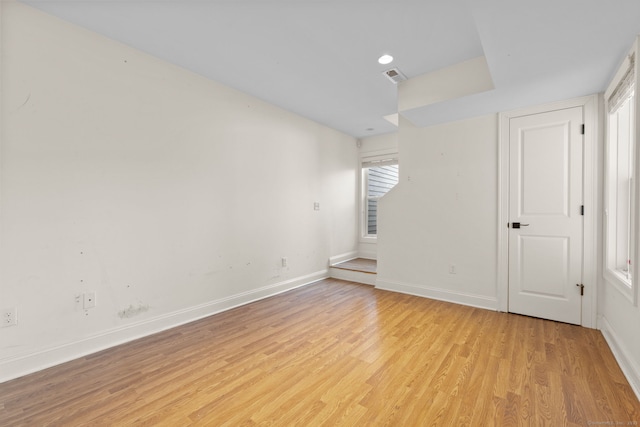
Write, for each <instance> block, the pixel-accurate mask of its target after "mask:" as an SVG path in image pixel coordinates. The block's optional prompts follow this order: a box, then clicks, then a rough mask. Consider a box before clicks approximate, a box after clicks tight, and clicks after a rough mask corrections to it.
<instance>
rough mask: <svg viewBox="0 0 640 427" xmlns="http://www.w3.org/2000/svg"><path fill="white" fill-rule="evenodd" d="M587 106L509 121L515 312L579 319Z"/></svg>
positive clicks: (511, 300)
mask: <svg viewBox="0 0 640 427" xmlns="http://www.w3.org/2000/svg"><path fill="white" fill-rule="evenodd" d="M582 123H583V120H582V108H581V107H576V108H570V109H564V110H557V111H551V112H546V113H540V114H534V115H528V116H522V117H515V118H511V119H510V122H509V156H510V158H509V169H510V171H509V174H510V176H509V180H510V189H509V192H510V194H509V222H510V223H513V222H520V223H521V224H522V228H510V229H509V311H510V312H514V313H520V314H526V315H530V316H536V317H542V318H546V319H551V320H558V321H562V322H568V323H575V324H580V321H581V297H580V288H579V287H577V286H576V285H577V284H580V283H581V281H582V251H583V249H582V245H583V220H582V219H583V217H582V216H581V212H580V207H581V205H582V135H581V133H580V128H581V126H582Z"/></svg>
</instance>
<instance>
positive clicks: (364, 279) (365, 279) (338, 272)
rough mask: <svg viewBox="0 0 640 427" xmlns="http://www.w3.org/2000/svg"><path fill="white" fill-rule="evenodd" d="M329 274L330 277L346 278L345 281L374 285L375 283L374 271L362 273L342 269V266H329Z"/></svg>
mask: <svg viewBox="0 0 640 427" xmlns="http://www.w3.org/2000/svg"><path fill="white" fill-rule="evenodd" d="M329 274H330V275H331V278H332V279H340V280H346V281H347V282H356V283H362V284H365V285H371V286H374V285H375V284H376V274H375V273H364V272H362V271H353V270H344V269H342V268H331V269H330V270H329Z"/></svg>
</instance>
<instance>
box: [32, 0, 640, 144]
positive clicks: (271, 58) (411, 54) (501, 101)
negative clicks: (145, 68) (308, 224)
mask: <svg viewBox="0 0 640 427" xmlns="http://www.w3.org/2000/svg"><path fill="white" fill-rule="evenodd" d="M22 1H23V3H26V4H29V5H32V6H34V7H37V8H39V9H42V10H44V11H46V12H49V13H51V14H53V15H56V16H58V17H60V18H62V19H64V20H67V21H70V22H72V23H75V24H78V25H80V26H83V27H86V28H88V29H90V30H92V31H95V32H97V33H100V34H103V35H105V36H107V37H109V38H112V39H115V40H118V41H120V42H122V43H125V44H127V45H130V46H133V47H135V48H137V49H139V50H141V51H144V52H147V53H149V54H152V55H154V56H156V57H159V58H162V59H164V60H166V61H168V62H171V63H174V64H177V65H179V66H182V67H184V68H186V69H189V70H191V71H194V72H196V73H198V74H201V75H203V76H205V77H208V78H211V79H213V80H216V81H219V82H222V83H224V84H227V85H229V86H232V87H234V88H236V89H239V90H241V91H243V92H246V93H249V94H252V95H254V96H256V97H258V98H261V99H263V100H266V101H268V102H270V103H273V104H275V105H278V106H280V107H282V108H284V109H287V110H290V111H293V112H295V113H298V114H300V115H302V116H305V117H308V118H310V119H312V120H315V121H317V122H320V123H323V124H326V125H328V126H330V127H333V128H335V129H338V130H341V131H343V132H345V133H347V134H350V135H353V136H356V137H363V136H368V135H375V134H380V133H386V132H392V131H394V130H395V127H394V126H393V125H392V124H390V123H389V122H387V121H386V120H384V119H383V116H385V115H389V114H392V113H395V112H397V101H396V86H395V85H394V84H393V83H391V82H390V81H389V80H387V79H386V78H385V77H384V76H383V75H382V72H383V71H384V70H386V69H388V68H390V67H398V68H399V69H400V70H401V71H402V72H403V73H404V74H405V75H406V76H407V77H409V78H411V77H415V76H418V75H421V74H424V73H427V72H430V71H434V70H438V69H440V68H443V67H446V66H450V65H453V64H456V63H459V62H462V61H464V60H467V59H471V58H475V57H478V56H481V55H485V56H486V59H487V62H488V65H489V69H490V71H491V75H492V78H493V81H494V84H495V89H494V90H492V91H489V92H484V93H480V94H476V95H472V96H468V97H464V98H459V99H455V100H451V101H445V102H441V103H438V104H434V105H430V106H426V107H422V108H415V109H412V110H410V111H406V112H403V115H404V116H405V117H407V118H408V119H410V120H411V121H412V122H414V123H415V124H416V125H418V126H427V125H432V124H436V123H441V122H446V121H452V120H459V119H463V118H466V117H472V116H475V115H479V114H485V113H490V112H497V111H504V110H507V109H511V108H517V107H523V106H529V105H533V104H539V103H544V102H550V101H555V100H560V99H567V98H570V97H574V96H581V95H588V94H592V93H597V92H601V91H603V90H604V89H605V86H606V84H607V82H608V80H609V79H610V78H611V77H612V75H613V73H614V71H615V69H616V67H617V65H618V64H619V63H620V62H621V61H622V59H623V57H624V55H625V53H626V52H627V50H628V49H629V48H630V47H631V44H632V43H633V40H634V38H635V36H636V35H637V34H639V33H640V0H535V1H532V0H527V1H525V0H138V1H125V0H64V1H58V0H22ZM383 53H390V54H392V55H393V56H394V58H395V61H394V62H393V63H392V64H391V65H387V66H384V65H380V64H378V63H377V58H378V57H379V56H380V55H381V54H383ZM371 129H373V130H371Z"/></svg>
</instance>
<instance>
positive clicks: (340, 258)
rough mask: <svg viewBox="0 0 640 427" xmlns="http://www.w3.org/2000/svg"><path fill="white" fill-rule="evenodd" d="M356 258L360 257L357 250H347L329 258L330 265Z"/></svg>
mask: <svg viewBox="0 0 640 427" xmlns="http://www.w3.org/2000/svg"><path fill="white" fill-rule="evenodd" d="M355 258H358V252H357V251H352V252H346V253H344V254H340V255H335V256H332V257H330V258H329V266H332V265H334V264H339V263H341V262H345V261H349V260H352V259H355Z"/></svg>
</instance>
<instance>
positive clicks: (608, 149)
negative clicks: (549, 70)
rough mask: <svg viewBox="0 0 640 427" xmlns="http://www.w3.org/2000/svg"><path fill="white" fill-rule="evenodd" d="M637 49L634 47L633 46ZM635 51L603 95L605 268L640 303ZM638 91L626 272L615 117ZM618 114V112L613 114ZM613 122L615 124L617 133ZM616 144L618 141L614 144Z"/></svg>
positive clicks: (632, 133) (632, 131)
mask: <svg viewBox="0 0 640 427" xmlns="http://www.w3.org/2000/svg"><path fill="white" fill-rule="evenodd" d="M634 51H635V49H634ZM635 62H636V61H635V53H632V54H631V55H629V56H628V57H627V58H626V59H625V61H624V63H623V64H622V66H621V67H620V69H619V70H618V72H617V74H616V76H615V78H614V79H613V81H612V82H611V84H610V85H609V88H607V90H606V92H605V95H604V102H605V141H604V158H605V163H604V164H605V167H604V218H603V220H604V230H603V231H604V239H603V240H604V248H603V249H604V250H603V255H604V259H603V271H604V277H605V279H606V281H607V282H608V283H610V284H612V285H613V286H615V287H616V288H617V289H618V290H619V291H620V292H621V293H622V294H623V295H624V296H626V297H627V299H629V300H630V301H631V302H632V303H633V304H634V305H637V289H636V288H637V286H636V283H637V274H638V273H637V267H636V266H637V263H636V261H637V259H638V258H637V256H636V255H637V250H636V248H637V244H638V237H637V234H638V233H637V230H638V228H637V226H638V223H637V218H636V217H637V212H638V209H637V203H638V189H637V185H636V182H637V177H638V167H637V155H638V153H637V151H638V150H637V143H638V141H637V139H638V138H637V124H638V120H637V117H638V86H637V82H638V71H637V65H636V64H635ZM632 93H635V95H634V97H633V98H632V102H633V105H630V109H631V116H630V122H631V123H630V129H629V138H630V142H629V143H630V145H631V147H630V150H629V151H630V157H631V158H630V159H629V161H630V164H631V184H630V191H629V196H628V197H629V222H628V224H627V234H628V246H629V250H628V252H629V260H631V265H630V266H629V267H630V268H629V270H630V271H629V272H628V273H625V272H624V271H622V269H620V268H619V266H618V264H619V263H618V260H617V258H618V256H617V249H618V246H619V242H618V231H617V228H616V227H617V225H616V221H617V218H618V217H619V216H618V212H617V209H618V203H617V197H619V194H618V192H617V190H614V191H612V186H618V182H619V175H618V172H617V170H618V169H617V166H616V165H615V164H614V163H617V162H618V155H617V143H618V140H619V139H618V135H617V126H618V125H617V122H616V124H613V123H612V119H613V118H614V117H615V119H616V120H617V119H618V116H617V112H618V111H619V108H620V106H621V105H624V103H625V101H626V100H627V99H628V98H629V96H630V95H631V94H632ZM614 115H615V116H614ZM613 126H616V130H615V133H614V130H613ZM612 135H615V140H613V139H612ZM614 144H615V145H614Z"/></svg>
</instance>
